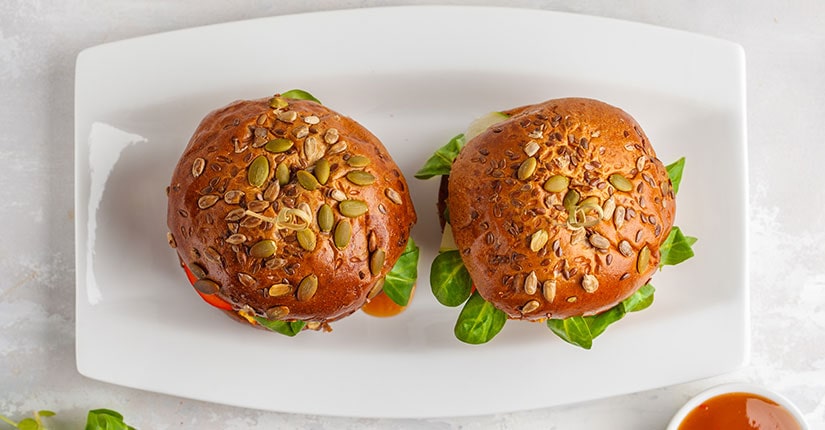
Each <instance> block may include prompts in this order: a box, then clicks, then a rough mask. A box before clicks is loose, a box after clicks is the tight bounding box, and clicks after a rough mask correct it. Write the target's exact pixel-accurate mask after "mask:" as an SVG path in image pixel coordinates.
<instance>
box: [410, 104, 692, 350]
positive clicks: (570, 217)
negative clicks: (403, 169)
mask: <svg viewBox="0 0 825 430" xmlns="http://www.w3.org/2000/svg"><path fill="white" fill-rule="evenodd" d="M683 167H684V159H680V160H679V161H677V162H675V163H673V164H671V165H669V166H665V165H664V164H663V163H662V162H661V161H660V160H659V159H658V158H657V156H656V152H655V151H654V149H653V146H651V143H650V141H649V140H648V138H647V136H646V135H645V133H644V132H643V131H642V128H641V126H639V124H638V123H637V122H636V121H635V120H634V119H633V118H632V117H631V116H630V115H628V114H627V113H626V112H624V111H622V110H621V109H618V108H616V107H614V106H611V105H609V104H606V103H603V102H600V101H597V100H592V99H584V98H566V99H557V100H549V101H546V102H543V103H539V104H535V105H530V106H523V107H518V108H515V109H510V110H507V111H503V112H494V113H491V114H488V115H486V116H484V117H482V118H480V119H478V120H476V121H474V122H473V123H472V124H471V125H470V127H469V128H468V130H467V132H466V133H464V134H461V135H458V136H456V137H455V138H453V139H452V140H450V142H449V143H448V144H447V145H445V146H444V147H442V148H440V149H439V150H438V151H437V152H436V154H435V155H434V156H433V157H431V158H430V159H429V160H428V161H427V163H426V164H425V165H424V167H423V168H422V169H421V170H420V171H419V172H418V173H417V174H416V177H417V178H420V179H427V178H431V177H434V176H441V177H442V178H441V189H440V192H439V203H438V209H439V215H440V218H441V221H442V225H443V237H442V242H441V249H440V250H439V251H440V253H439V255H438V257H437V258H436V259H435V260H434V261H433V264H432V270H431V278H430V282H431V286H432V290H433V293H434V295H435V297H436V298H437V299H438V300H439V302H441V303H442V304H444V305H447V306H459V305H462V304H463V305H464V306H463V308H462V311H461V313H460V314H459V316H458V321H457V323H456V326H455V335H456V337H458V339H460V340H461V341H464V342H466V343H471V344H479V343H485V342H488V341H489V340H490V339H492V338H493V337H494V336H495V335H496V334H497V333H498V332H499V331H500V330H501V329H502V327H503V326H504V324H505V322H506V321H507V320H510V319H517V320H527V321H541V322H544V323H545V324H546V325H547V326H548V328H549V329H550V330H551V331H552V332H553V333H555V334H557V335H559V336H560V337H561V338H562V339H564V340H565V341H567V342H569V343H572V344H575V345H578V346H580V347H583V348H587V349H589V348H590V347H591V346H592V341H593V339H594V338H595V337H597V336H598V335H600V334H601V333H602V332H604V330H605V329H606V328H607V326H608V325H610V324H612V323H614V322H616V321H618V320H619V319H621V318H622V317H623V316H624V315H626V314H627V313H629V312H633V311H639V310H642V309H644V308H646V307H647V306H649V305H650V304H651V303H652V301H653V292H654V289H653V287H652V286H651V285H650V279H651V277H652V276H653V274H654V273H655V272H656V271H657V270H658V269H659V268H660V267H661V266H663V265H668V264H676V263H679V262H681V261H684V260H685V259H687V258H690V257H691V256H692V255H693V251H692V249H691V245H692V244H693V242H695V240H696V239H695V238H691V237H687V236H684V235H683V234H682V232H681V230H680V229H679V228H678V227H674V226H673V221H674V217H675V213H676V212H675V211H676V201H675V197H676V193H677V191H678V187H679V181H680V179H681V173H682V169H683Z"/></svg>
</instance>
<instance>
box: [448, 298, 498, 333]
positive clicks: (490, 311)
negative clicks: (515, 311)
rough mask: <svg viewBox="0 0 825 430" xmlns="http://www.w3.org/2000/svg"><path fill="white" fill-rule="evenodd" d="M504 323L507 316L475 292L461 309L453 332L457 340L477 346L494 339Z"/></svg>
mask: <svg viewBox="0 0 825 430" xmlns="http://www.w3.org/2000/svg"><path fill="white" fill-rule="evenodd" d="M506 322H507V314H505V313H504V312H502V311H500V310H499V309H497V308H496V307H495V306H493V305H492V304H491V303H490V302H488V301H486V300H484V298H483V297H481V295H480V294H478V291H476V292H474V293H473V294H472V295H471V296H470V299H469V300H467V303H466V304H465V305H464V308H463V309H461V313H460V314H459V315H458V321H456V323H455V329H454V330H453V331H454V333H455V337H457V338H458V340H460V341H462V342H465V343H469V344H471V345H478V344H482V343H486V342H489V341H490V339H492V338H494V337H495V336H496V335H497V334H498V332H500V331H501V329H502V328H503V327H504V323H506Z"/></svg>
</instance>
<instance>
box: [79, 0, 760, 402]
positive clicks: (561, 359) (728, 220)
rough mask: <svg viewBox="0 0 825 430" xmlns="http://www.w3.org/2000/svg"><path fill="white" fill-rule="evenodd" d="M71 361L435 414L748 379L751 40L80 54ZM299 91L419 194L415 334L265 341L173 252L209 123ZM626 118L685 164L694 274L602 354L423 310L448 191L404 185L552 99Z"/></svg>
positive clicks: (460, 23)
mask: <svg viewBox="0 0 825 430" xmlns="http://www.w3.org/2000/svg"><path fill="white" fill-rule="evenodd" d="M76 79H77V81H76V107H75V115H76V131H75V132H76V153H75V157H76V160H75V162H76V170H75V174H76V184H75V185H76V188H75V190H76V215H77V224H76V238H77V244H76V246H77V248H76V251H77V366H78V370H79V371H80V372H81V373H82V374H84V375H86V376H88V377H91V378H95V379H99V380H102V381H107V382H111V383H114V384H120V385H124V386H129V387H135V388H139V389H143V390H150V391H156V392H161V393H168V394H172V395H178V396H184V397H189V398H194V399H201V400H206V401H212V402H219V403H224V404H230V405H237V406H244V407H250V408H259V409H266V410H273V411H285V412H294V413H311V414H326V415H339V416H368V417H434V416H458V415H476V414H488V413H498V412H506V411H514V410H523V409H531V408H541V407H547V406H552V405H559V404H563V403H570V402H578V401H584V400H588V399H594V398H599V397H606V396H613V395H618V394H624V393H629V392H635V391H640V390H646V389H651V388H655V387H661V386H665V385H669V384H675V383H680V382H685V381H689V380H694V379H697V378H702V377H707V376H711V375H716V374H720V373H723V372H727V371H730V370H733V369H735V368H737V367H739V366H741V365H742V364H743V363H744V362H745V361H746V360H747V357H748V345H749V339H748V333H749V329H748V289H747V261H746V255H747V252H746V250H747V244H746V231H747V226H746V220H747V216H746V215H747V183H746V178H747V174H746V173H747V169H746V167H747V166H746V159H747V158H746V134H745V130H746V127H745V124H746V116H745V60H744V53H743V50H742V48H741V47H740V46H738V45H736V44H733V43H730V42H726V41H721V40H717V39H713V38H709V37H705V36H700V35H695V34H689V33H685V32H680V31H674V30H668V29H663V28H657V27H653V26H649V25H642V24H636V23H629V22H622V21H616V20H610V19H604V18H595V17H588V16H580V15H571V14H563V13H554V12H546V11H537V10H526V9H506V8H484V7H430V6H426V7H393V8H378V9H358V10H343V11H332V12H321V13H310V14H303V15H292V16H281V17H272V18H263V19H256V20H252V21H245V22H234V23H228V24H222V25H214V26H209V27H202V28H194V29H188V30H182V31H175V32H171V33H164V34H158V35H153V36H146V37H141V38H136V39H131V40H124V41H120V42H115V43H110V44H105V45H101V46H97V47H93V48H90V49H87V50H86V51H84V52H82V53H81V54H80V55H79V57H78V60H77V78H76ZM292 88H302V89H305V90H308V91H310V92H312V93H313V94H314V95H315V96H317V97H318V98H319V99H321V100H322V101H323V102H324V104H325V105H327V106H329V107H330V108H332V109H335V110H337V111H339V112H341V113H343V114H345V115H348V116H351V117H353V118H355V119H356V120H358V121H359V122H361V123H362V124H363V125H365V126H366V127H367V128H369V129H370V130H371V131H372V132H373V133H374V134H376V135H377V136H379V137H380V138H381V139H382V140H383V142H384V143H385V145H386V146H387V147H388V149H389V150H390V152H391V154H392V155H393V156H394V158H395V160H396V161H397V162H398V164H399V165H400V166H401V168H402V170H403V171H404V173H405V175H406V176H407V179H408V181H409V182H410V185H411V187H410V188H411V192H412V195H413V199H414V203H415V205H416V208H417V211H418V215H419V222H418V225H417V226H416V227H415V229H414V231H413V236H414V237H415V239H416V241H417V242H418V243H419V245H420V246H421V248H422V254H421V262H420V266H419V273H420V277H419V285H418V291H417V294H416V296H415V298H414V300H413V301H412V304H411V306H410V307H409V308H408V309H407V310H406V311H405V312H404V313H403V314H401V315H400V316H398V317H395V318H391V319H376V318H372V317H369V316H367V315H365V314H363V313H357V314H355V315H353V316H352V317H350V318H347V319H345V320H342V321H340V322H337V323H335V324H334V326H333V327H334V331H333V332H332V333H329V334H323V333H314V332H309V333H302V334H300V335H299V336H296V337H295V338H287V337H283V336H280V335H277V334H273V333H266V332H263V331H259V330H250V329H249V328H247V327H244V326H242V325H241V324H238V323H236V322H234V321H231V320H230V319H228V318H225V317H224V316H222V315H220V313H219V312H217V311H215V310H213V309H211V308H210V307H209V306H207V305H206V304H204V303H203V302H201V300H200V299H199V298H198V297H197V296H196V295H195V294H194V292H193V291H192V289H191V287H190V286H189V285H188V283H187V281H186V279H185V277H184V276H183V274H182V273H181V271H180V268H179V267H178V265H177V260H176V256H175V254H174V252H173V251H172V250H170V249H169V247H168V245H167V243H166V239H165V234H166V219H165V214H166V196H165V194H164V189H165V187H166V186H167V185H168V182H169V180H170V178H171V171H172V169H173V167H174V165H175V163H176V161H177V158H178V157H179V156H180V154H181V152H182V150H183V148H184V146H185V145H186V143H187V142H188V140H189V137H190V136H191V134H192V132H193V131H194V129H195V127H196V126H197V124H198V122H199V120H200V118H201V117H203V116H204V115H205V114H206V113H207V112H209V111H210V110H212V109H215V108H217V107H220V106H223V105H225V104H227V103H229V102H231V101H233V100H236V99H244V98H259V97H265V96H267V95H271V94H273V93H275V92H278V91H285V90H288V89H292ZM569 96H576V97H591V98H596V99H600V100H603V101H606V102H608V103H611V104H614V105H616V106H619V107H621V108H623V109H624V110H626V111H627V112H629V113H630V114H631V115H633V116H634V117H635V118H636V119H637V120H638V121H639V122H640V123H641V124H642V126H643V127H644V129H645V131H646V133H647V134H648V136H649V137H650V139H651V141H652V143H653V145H654V146H655V148H656V150H657V152H658V155H659V158H660V159H662V160H663V161H664V162H665V163H669V162H671V161H674V160H676V159H677V158H679V157H681V156H685V157H687V165H686V170H685V176H684V179H683V182H682V185H681V189H680V194H679V196H678V210H677V220H676V222H677V225H679V226H680V227H682V229H683V231H685V233H686V234H689V235H691V236H696V237H698V238H699V242H698V243H697V244H696V245H695V250H696V253H697V256H696V257H695V258H693V259H691V260H689V261H688V262H686V263H684V264H682V265H679V266H676V267H667V268H665V270H663V271H662V272H660V273H659V274H657V275H656V277H655V278H654V279H653V284H654V285H655V286H656V288H657V292H656V300H655V303H654V304H653V306H652V307H651V308H649V309H647V310H646V311H644V312H640V313H637V314H632V315H629V316H628V317H627V318H625V319H624V320H623V321H621V322H620V323H618V324H616V325H614V326H612V327H611V328H610V329H609V330H608V331H607V332H606V333H605V334H603V335H602V336H601V337H600V338H598V339H597V340H596V343H595V345H594V347H593V349H592V350H590V351H585V350H581V349H578V348H576V347H573V346H570V345H568V344H566V343H564V342H562V341H561V340H560V339H558V338H556V337H555V336H554V335H553V334H552V333H551V332H550V331H549V330H547V328H546V327H545V326H544V325H543V324H529V323H510V324H508V325H507V326H506V327H505V328H504V330H503V331H502V333H501V334H500V335H499V336H498V337H497V338H496V339H494V340H493V341H492V342H490V343H489V344H487V345H482V346H470V345H465V344H462V343H461V342H459V341H457V340H456V339H455V338H454V336H453V325H454V323H455V319H456V317H457V315H458V311H459V309H450V308H445V307H442V306H440V305H439V304H438V303H437V302H436V301H435V299H434V298H433V297H432V295H431V293H430V286H429V282H428V279H429V264H430V262H431V261H432V259H433V258H434V256H435V251H436V250H437V248H438V241H439V237H440V234H439V229H438V223H437V218H436V214H435V198H436V193H437V187H438V184H437V182H438V181H436V180H430V181H419V180H416V179H414V178H413V176H412V175H413V173H414V172H415V171H416V170H417V169H418V168H419V167H420V166H421V165H422V164H423V162H424V161H425V160H426V159H427V158H428V157H429V156H430V155H431V154H432V152H433V151H434V150H435V149H436V148H438V147H439V146H441V145H442V144H443V143H445V142H446V141H447V140H448V139H449V138H450V137H452V136H453V135H455V134H458V133H460V132H462V131H463V130H464V128H465V127H466V125H467V124H468V123H469V122H470V121H471V120H472V119H474V118H475V117H477V116H480V115H482V114H484V113H487V112H490V111H494V110H502V109H506V108H510V107H515V106H520V105H524V104H530V103H535V102H539V101H543V100H546V99H551V98H558V97H569Z"/></svg>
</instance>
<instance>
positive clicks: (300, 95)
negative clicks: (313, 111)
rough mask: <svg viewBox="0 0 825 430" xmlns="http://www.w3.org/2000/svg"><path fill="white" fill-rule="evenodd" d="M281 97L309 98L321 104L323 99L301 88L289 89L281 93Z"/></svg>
mask: <svg viewBox="0 0 825 430" xmlns="http://www.w3.org/2000/svg"><path fill="white" fill-rule="evenodd" d="M281 97H283V98H287V99H295V100H309V101H313V102H315V103H318V104H319V105H320V104H322V103H321V101H320V100H318V99H316V98H315V97H313V96H312V94H310V93H308V92H306V91H304V90H299V89H294V90H289V91H287V92H285V93H281Z"/></svg>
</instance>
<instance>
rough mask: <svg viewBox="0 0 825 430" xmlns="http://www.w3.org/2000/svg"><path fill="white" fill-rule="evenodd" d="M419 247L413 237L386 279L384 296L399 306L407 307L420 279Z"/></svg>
mask: <svg viewBox="0 0 825 430" xmlns="http://www.w3.org/2000/svg"><path fill="white" fill-rule="evenodd" d="M418 253H419V250H418V246H417V245H416V244H415V241H414V240H413V238H412V237H411V238H410V239H409V240H408V241H407V247H406V248H404V252H403V253H402V254H401V256H400V257H398V261H396V262H395V266H393V267H392V270H390V272H389V273H387V276H386V277H385V278H384V294H386V295H387V297H389V298H390V299H392V301H393V302H395V303H396V304H397V305H399V306H407V304H408V303H409V302H410V294H411V293H412V289H413V286H414V285H415V281H416V279H418Z"/></svg>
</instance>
